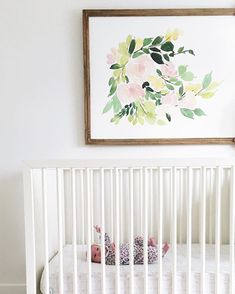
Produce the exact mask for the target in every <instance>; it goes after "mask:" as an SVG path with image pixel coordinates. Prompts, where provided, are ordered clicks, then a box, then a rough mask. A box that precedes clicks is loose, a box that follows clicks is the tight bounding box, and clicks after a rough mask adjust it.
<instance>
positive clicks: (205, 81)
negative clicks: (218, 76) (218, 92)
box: [202, 72, 212, 89]
mask: <svg viewBox="0 0 235 294" xmlns="http://www.w3.org/2000/svg"><path fill="white" fill-rule="evenodd" d="M211 75H212V72H210V73H209V74H207V75H205V77H204V79H203V81H202V88H203V89H206V88H207V87H208V86H209V85H210V83H211V81H212V77H211Z"/></svg>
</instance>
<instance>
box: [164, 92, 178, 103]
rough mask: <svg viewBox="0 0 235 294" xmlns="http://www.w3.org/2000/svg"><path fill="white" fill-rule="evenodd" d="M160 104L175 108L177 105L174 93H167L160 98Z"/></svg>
mask: <svg viewBox="0 0 235 294" xmlns="http://www.w3.org/2000/svg"><path fill="white" fill-rule="evenodd" d="M161 101H162V104H167V105H172V106H175V105H176V104H177V96H176V94H175V92H171V93H168V94H167V95H166V96H162V100H161Z"/></svg>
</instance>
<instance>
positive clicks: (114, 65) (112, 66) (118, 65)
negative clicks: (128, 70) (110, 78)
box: [110, 63, 122, 69]
mask: <svg viewBox="0 0 235 294" xmlns="http://www.w3.org/2000/svg"><path fill="white" fill-rule="evenodd" d="M119 68H122V66H121V65H120V64H118V63H114V64H112V65H111V66H110V69H119Z"/></svg>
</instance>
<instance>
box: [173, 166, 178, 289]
mask: <svg viewBox="0 0 235 294" xmlns="http://www.w3.org/2000/svg"><path fill="white" fill-rule="evenodd" d="M172 197H173V201H172V202H173V216H172V230H173V233H172V246H173V248H172V249H173V263H172V293H173V294H176V291H177V288H176V274H177V245H176V244H177V178H176V168H175V167H173V168H172Z"/></svg>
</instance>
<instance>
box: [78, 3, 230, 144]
mask: <svg viewBox="0 0 235 294" xmlns="http://www.w3.org/2000/svg"><path fill="white" fill-rule="evenodd" d="M234 15H235V9H226V8H217V9H148V10H140V9H134V10H130V9H129V10H83V54H84V96H85V142H86V144H103V145H137V144H144V145H154V144H233V143H234V142H235V139H234V137H235V116H234V119H233V117H232V109H234V108H233V106H235V104H234V102H233V100H235V96H234V95H235V92H234V90H233V87H232V85H233V84H232V69H231V67H232V65H234V66H235V59H234V57H231V58H230V55H229V53H230V52H232V51H230V50H232V49H231V47H233V48H234V46H232V45H233V43H235V42H234V41H233V40H232V39H234V38H233V37H232V36H233V35H234V34H235V25H234V24H235V19H234V18H233V16H234ZM182 27H183V28H184V29H185V30H186V33H185V35H186V37H185V38H184V39H183V40H184V42H185V44H184V42H182V44H180V42H179V43H177V42H178V39H179V36H180V35H181V33H182V32H181V30H182ZM215 28H217V29H219V32H218V40H219V41H218V42H217V43H216V44H217V45H214V47H213V42H214V40H216V38H217V36H216V35H215V31H216V29H215ZM155 30H156V33H155ZM127 32H128V34H127ZM153 32H154V33H153ZM161 32H162V34H161ZM231 32H234V34H233V35H232V36H231ZM138 34H139V36H138ZM229 34H230V36H231V38H230V39H229V40H228V38H227V37H228V35H229ZM122 35H123V36H126V37H125V38H123V37H122ZM195 39H196V40H195ZM196 41H197V42H196ZM232 42H233V43H232ZM190 43H192V44H194V46H195V47H196V49H197V50H196V51H197V53H195V51H194V48H191V47H190ZM230 43H231V45H230ZM222 45H223V54H222V55H221V54H220V56H218V55H216V54H217V51H218V52H221V51H222V50H220V49H221V47H219V46H222ZM115 46H116V47H115ZM217 47H218V48H217ZM212 49H213V50H212ZM110 50H111V51H110ZM195 55H196V56H198V57H195ZM106 56H107V60H106V59H105V57H106ZM217 57H218V58H217ZM223 57H224V61H223V63H222V61H221V59H223ZM193 58H194V59H193ZM175 60H176V61H175ZM191 60H193V61H192V64H191ZM191 65H192V67H193V66H194V68H195V69H196V70H197V73H195V74H194V73H193V71H192V70H191V69H189V68H190V67H191ZM154 66H155V68H154ZM211 67H213V69H212V68H211ZM147 68H148V70H149V72H148V70H147ZM153 70H155V71H153ZM150 72H151V74H150ZM153 72H154V73H153ZM147 74H148V76H147ZM100 96H101V97H100ZM215 96H216V98H214V97H215ZM232 98H233V100H232ZM222 99H223V100H222ZM211 101H212V102H211ZM200 103H201V104H202V106H203V107H205V109H206V111H205V110H204V108H202V106H201V105H200ZM142 106H143V107H142ZM141 107H142V108H143V109H142V110H141ZM146 109H147V110H146ZM223 111H224V112H223ZM207 112H208V113H209V114H207ZM106 128H107V129H106ZM152 134H154V135H152Z"/></svg>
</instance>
